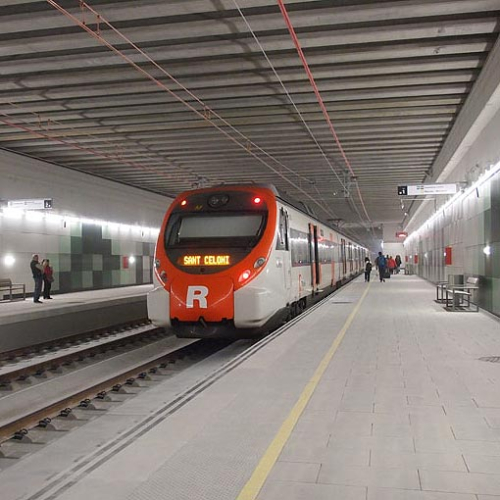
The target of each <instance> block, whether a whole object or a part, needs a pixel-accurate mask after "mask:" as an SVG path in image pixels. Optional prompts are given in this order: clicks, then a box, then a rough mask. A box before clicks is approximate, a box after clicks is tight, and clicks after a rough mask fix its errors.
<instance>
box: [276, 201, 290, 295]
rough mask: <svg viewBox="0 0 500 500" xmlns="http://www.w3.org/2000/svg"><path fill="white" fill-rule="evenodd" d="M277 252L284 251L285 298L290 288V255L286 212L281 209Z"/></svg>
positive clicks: (288, 226) (288, 225)
mask: <svg viewBox="0 0 500 500" xmlns="http://www.w3.org/2000/svg"><path fill="white" fill-rule="evenodd" d="M278 230H279V234H278V244H277V249H278V250H284V251H285V252H286V253H284V254H283V281H284V285H285V290H286V291H287V296H288V295H289V292H290V290H291V287H292V258H291V253H290V224H289V216H288V212H287V211H286V210H285V209H284V208H281V210H280V220H279V229H278Z"/></svg>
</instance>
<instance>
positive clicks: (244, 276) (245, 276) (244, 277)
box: [238, 269, 252, 283]
mask: <svg viewBox="0 0 500 500" xmlns="http://www.w3.org/2000/svg"><path fill="white" fill-rule="evenodd" d="M251 275H252V273H251V271H250V269H247V270H246V271H243V272H242V273H241V274H240V277H239V278H238V282H239V283H243V282H244V281H246V280H247V279H248V278H250V276H251Z"/></svg>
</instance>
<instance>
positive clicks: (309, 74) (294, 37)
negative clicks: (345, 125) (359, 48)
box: [277, 0, 371, 223]
mask: <svg viewBox="0 0 500 500" xmlns="http://www.w3.org/2000/svg"><path fill="white" fill-rule="evenodd" d="M277 2H278V5H279V8H280V11H281V14H282V16H283V19H284V20H285V24H286V26H287V28H288V31H289V33H290V36H291V38H292V41H293V43H294V45H295V48H296V49H297V53H298V54H299V58H300V60H301V62H302V65H303V66H304V69H305V71H306V74H307V77H308V78H309V82H310V83H311V86H312V88H313V90H314V93H315V95H316V98H317V100H318V103H319V105H320V107H321V111H322V112H323V115H324V117H325V119H326V121H327V123H328V126H329V128H330V131H331V133H332V135H333V138H334V139H335V142H336V143H337V147H338V148H339V151H340V153H341V155H342V157H343V159H344V162H345V164H346V166H347V168H348V169H349V171H350V172H351V175H352V178H353V180H354V182H355V184H356V189H357V193H358V198H359V201H360V202H361V206H362V207H363V211H364V212H365V215H366V218H367V220H368V222H369V223H371V219H370V215H369V214H368V211H367V210H366V206H365V203H364V201H363V196H362V194H361V190H360V188H359V183H358V180H357V177H356V174H355V173H354V170H353V168H352V166H351V164H350V162H349V160H348V158H347V155H346V153H345V151H344V148H343V147H342V144H341V142H340V139H339V138H338V136H337V132H336V131H335V128H334V127H333V124H332V121H331V120H330V115H329V114H328V110H327V109H326V106H325V103H324V101H323V98H322V97H321V93H320V91H319V89H318V86H317V85H316V81H315V80H314V76H313V74H312V72H311V69H310V68H309V64H308V63H307V59H306V57H305V55H304V52H303V51H302V47H301V45H300V42H299V39H298V37H297V34H296V33H295V29H294V27H293V24H292V22H291V20H290V16H289V15H288V11H287V10H286V7H285V4H284V3H283V0H277Z"/></svg>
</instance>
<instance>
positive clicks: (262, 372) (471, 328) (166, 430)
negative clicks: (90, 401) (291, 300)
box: [0, 275, 500, 500]
mask: <svg viewBox="0 0 500 500" xmlns="http://www.w3.org/2000/svg"><path fill="white" fill-rule="evenodd" d="M433 299H434V287H433V286H432V285H431V284H429V283H427V282H425V281H423V280H421V279H419V278H417V277H414V276H403V275H398V276H394V277H393V278H392V279H390V280H387V281H386V282H385V283H379V282H377V281H374V282H372V283H371V284H370V285H368V284H366V283H364V282H363V280H362V279H357V280H355V281H354V282H353V283H351V284H349V285H347V286H345V287H344V288H342V289H341V290H340V291H339V292H338V293H336V294H335V295H333V296H331V297H330V298H329V299H328V300H327V301H326V302H325V303H323V304H322V305H320V306H316V307H315V308H313V309H312V310H310V311H308V312H306V314H305V315H304V317H303V318H302V319H300V321H295V323H293V324H292V325H291V327H289V328H287V329H286V331H284V332H283V333H282V334H280V332H277V333H275V334H274V335H273V336H270V337H268V338H266V339H263V340H262V341H260V342H259V343H257V344H255V345H253V346H252V347H250V348H249V349H248V350H247V351H245V352H244V353H243V354H240V355H239V356H238V357H237V358H235V359H231V360H230V361H228V362H227V363H226V364H225V365H224V367H223V368H221V369H217V370H213V371H212V372H210V373H209V374H208V375H205V376H204V377H203V378H200V373H201V367H196V366H195V367H193V370H192V371H191V370H189V371H188V376H187V378H184V379H175V378H174V379H172V380H170V381H165V382H162V383H161V384H158V385H157V386H154V387H153V388H151V389H149V390H148V391H146V392H144V393H141V394H140V395H138V396H137V397H135V398H133V399H132V400H130V401H128V402H127V403H124V404H122V405H120V406H118V407H117V408H115V409H113V410H111V411H109V412H107V413H106V415H105V416H103V417H100V420H101V421H102V422H101V425H98V424H97V423H96V421H94V422H93V423H91V424H88V425H89V426H91V427H90V430H89V429H85V428H86V427H87V426H83V427H82V428H80V429H78V430H77V431H74V432H72V433H71V435H70V436H68V439H67V440H66V438H64V439H60V440H58V441H57V442H55V443H53V444H51V445H48V446H46V447H45V448H44V449H42V450H41V451H39V452H37V453H35V454H33V455H31V456H29V457H27V458H26V459H23V460H22V461H20V463H19V464H17V465H15V466H11V467H9V468H7V469H5V470H4V471H2V472H1V474H0V482H1V484H2V495H3V496H2V499H3V500H13V499H14V498H15V499H21V498H22V499H25V500H34V499H35V498H36V499H37V500H44V499H49V498H50V499H58V500H84V499H87V498H94V499H96V500H100V499H103V500H104V499H106V500H125V499H127V500H153V499H155V500H156V499H159V498H161V499H162V500H235V499H238V500H251V499H254V498H257V499H258V500H278V499H279V500H283V499H286V500H306V499H307V500H326V499H328V500H336V499H338V500H493V499H494V498H500V363H492V362H489V361H486V360H481V358H486V357H490V359H491V357H492V356H500V323H499V322H498V320H497V319H496V318H493V317H491V316H489V315H486V314H483V313H481V312H480V313H477V314H470V313H461V312H458V313H450V312H446V311H445V310H444V309H443V308H442V307H441V306H440V305H438V304H436V303H435V302H434V301H433ZM97 435H99V439H97V437H96V436H97ZM92 439H95V440H96V441H99V444H98V445H93V444H92ZM79 443H80V444H79ZM82 443H85V444H82ZM26 478H29V481H26Z"/></svg>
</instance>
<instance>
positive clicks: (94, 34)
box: [46, 0, 328, 212]
mask: <svg viewBox="0 0 500 500" xmlns="http://www.w3.org/2000/svg"><path fill="white" fill-rule="evenodd" d="M46 2H47V3H48V4H50V5H51V6H52V7H54V8H55V9H56V10H58V11H59V12H61V13H62V14H64V15H65V16H66V17H68V18H69V19H71V20H72V21H73V22H74V23H75V24H76V25H78V26H80V27H81V28H82V29H83V30H85V31H86V32H87V33H88V34H89V35H91V36H92V37H93V38H95V39H96V40H98V41H99V42H100V43H102V44H103V45H105V46H106V47H108V48H109V49H110V50H112V51H113V52H114V53H115V54H117V55H118V56H119V57H121V58H122V59H124V60H125V61H127V63H128V64H130V65H131V66H132V67H134V68H135V69H136V70H137V71H138V72H139V73H141V74H142V75H144V76H145V77H146V78H148V79H149V80H151V81H152V82H153V83H154V84H155V85H157V86H158V87H160V88H161V89H163V90H165V91H166V92H168V93H169V94H170V95H171V96H172V97H174V99H176V100H178V101H179V102H181V103H183V104H184V105H185V106H186V107H187V108H188V109H190V110H191V111H193V113H195V114H196V115H197V116H199V117H200V118H202V119H204V120H205V121H207V122H208V123H210V124H211V125H212V126H213V127H215V128H216V129H217V130H218V131H219V132H221V133H222V134H224V135H225V136H226V137H227V138H228V139H229V140H230V141H232V142H234V143H235V144H236V145H238V146H239V147H240V148H242V149H245V150H246V151H247V152H248V153H249V154H250V155H251V156H253V157H254V158H255V159H256V160H257V161H259V162H260V163H262V164H263V165H265V166H266V167H267V168H269V169H270V170H272V171H273V172H274V173H275V174H277V175H278V176H280V177H281V178H283V179H284V180H285V181H286V182H288V183H289V184H291V185H292V186H293V187H294V188H296V189H297V190H298V191H300V192H302V193H303V194H304V195H305V196H307V197H308V198H309V199H311V201H313V202H314V203H316V204H317V205H318V206H319V207H320V208H321V209H322V210H325V212H328V211H327V210H326V209H325V208H324V207H323V206H321V204H320V203H319V202H318V200H316V199H315V198H314V197H313V196H311V195H310V194H309V193H308V192H307V191H305V190H304V189H303V188H302V187H301V186H300V185H299V184H297V183H295V182H293V181H292V180H291V179H290V178H288V177H287V176H285V175H284V174H283V173H282V172H281V171H280V169H278V168H275V167H273V166H272V165H270V164H269V163H267V162H266V161H264V160H263V159H262V158H260V156H258V155H257V154H256V153H254V152H253V151H252V150H251V148H255V149H257V150H258V151H259V152H261V153H262V154H264V155H265V156H267V157H268V158H270V159H271V160H272V161H274V162H275V163H277V164H278V165H279V166H280V167H282V168H284V169H285V170H287V171H288V172H289V173H291V174H294V175H296V176H297V177H298V178H299V180H302V178H303V176H301V175H300V174H298V173H296V172H294V171H293V170H292V169H291V168H289V167H287V166H286V165H285V164H283V163H282V162H281V161H279V160H277V159H276V158H274V157H273V156H272V155H270V154H269V153H268V152H267V151H265V150H264V149H262V148H261V147H260V146H258V145H257V144H255V143H254V142H253V141H251V140H250V139H249V138H247V137H246V136H245V135H244V134H242V133H241V132H240V131H239V130H237V129H236V128H235V127H233V126H232V125H231V124H230V123H229V122H228V121H226V120H225V119H224V118H223V117H222V116H220V115H219V114H218V113H216V112H215V111H214V110H213V109H211V108H209V107H208V106H207V105H206V104H205V103H204V102H203V101H202V100H201V99H199V98H198V97H197V96H196V95H195V94H193V93H192V92H191V91H190V90H189V89H187V88H186V87H184V86H183V85H182V84H181V83H180V82H179V81H178V80H177V79H175V78H174V77H173V76H172V75H170V73H168V72H167V71H165V70H164V69H163V68H162V67H161V66H160V65H159V64H158V63H157V62H156V61H154V60H153V59H151V57H149V56H148V55H147V53H146V52H144V51H143V50H142V49H140V48H139V47H138V46H137V45H136V44H134V43H133V42H132V41H131V40H130V39H128V38H127V37H126V36H125V35H123V34H122V33H121V32H120V31H118V30H117V29H116V28H115V27H114V26H112V25H111V24H110V23H109V22H108V21H107V20H106V19H105V18H104V17H102V16H101V15H100V14H99V13H98V12H97V11H95V10H94V9H93V8H92V7H90V6H89V5H88V4H87V3H86V2H85V1H83V0H80V7H81V10H82V13H83V12H84V11H85V9H87V10H88V11H89V12H91V13H92V14H94V15H95V16H96V18H95V20H94V21H93V22H95V23H99V25H100V24H101V23H102V24H105V25H106V26H108V27H109V28H110V29H111V30H112V31H113V32H114V33H116V34H117V35H118V36H119V37H121V38H122V39H123V40H125V41H126V42H127V43H128V44H130V45H131V46H132V47H133V48H134V49H135V50H137V51H138V52H139V53H140V54H141V55H142V56H143V57H145V58H146V59H147V60H148V61H149V62H150V63H151V64H153V65H154V66H155V67H156V68H157V69H159V70H160V71H161V72H162V73H163V74H164V75H165V76H167V77H168V78H170V79H171V80H172V81H173V82H174V83H176V84H177V85H178V86H179V87H180V88H181V89H182V90H183V91H185V92H187V93H188V94H189V95H190V96H191V97H192V98H193V99H194V100H195V101H196V102H198V103H199V104H201V105H202V106H203V107H204V111H208V112H209V113H211V114H213V116H215V117H216V118H217V119H218V120H220V121H221V122H222V123H223V124H224V126H227V127H229V128H230V129H231V130H232V131H234V132H235V133H236V134H237V135H238V136H239V137H241V138H242V139H244V140H245V144H242V143H241V142H240V141H239V140H238V139H236V138H235V137H233V136H232V135H231V134H230V133H229V132H227V131H226V130H224V128H222V126H220V125H218V124H216V123H214V121H213V120H211V119H209V118H208V117H207V116H205V114H204V113H203V112H201V111H198V110H197V109H196V108H195V107H194V106H193V105H192V104H190V103H189V102H188V101H186V100H185V99H183V98H182V97H180V96H178V95H177V94H176V93H175V92H174V91H173V90H171V89H169V88H168V87H167V86H166V85H165V84H164V83H163V82H162V81H160V80H158V79H157V78H155V77H154V76H153V75H152V74H150V73H148V71H146V70H145V69H143V68H141V67H140V66H139V65H138V64H137V63H135V62H134V61H133V60H132V59H131V58H130V57H128V56H127V55H126V54H124V53H123V52H121V51H120V50H119V49H117V48H116V47H115V46H114V45H113V44H112V43H111V42H108V41H107V40H106V39H105V38H104V37H103V36H102V35H101V30H100V28H99V27H98V28H97V31H94V30H92V29H91V28H90V27H89V26H88V24H87V23H86V22H85V20H84V21H80V20H79V19H77V18H76V17H75V16H74V15H72V14H71V13H70V12H68V11H67V10H66V9H64V8H63V7H61V6H60V5H59V4H58V3H57V2H56V1H55V0H46Z"/></svg>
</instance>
